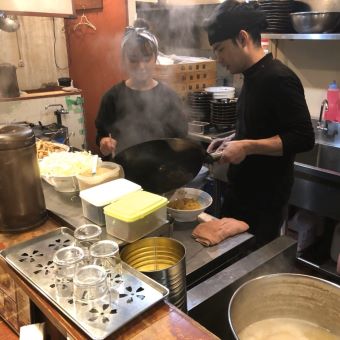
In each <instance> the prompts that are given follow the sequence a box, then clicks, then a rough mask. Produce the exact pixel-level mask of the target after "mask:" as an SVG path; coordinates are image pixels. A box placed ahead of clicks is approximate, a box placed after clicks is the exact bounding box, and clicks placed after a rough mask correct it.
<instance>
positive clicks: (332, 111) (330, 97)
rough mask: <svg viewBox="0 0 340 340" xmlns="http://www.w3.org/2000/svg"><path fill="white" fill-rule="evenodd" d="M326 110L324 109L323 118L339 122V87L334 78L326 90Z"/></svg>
mask: <svg viewBox="0 0 340 340" xmlns="http://www.w3.org/2000/svg"><path fill="white" fill-rule="evenodd" d="M327 101H328V110H326V111H325V120H329V121H333V122H340V89H339V88H338V85H337V83H336V81H335V80H334V81H333V82H331V83H330V84H329V86H328V90H327Z"/></svg>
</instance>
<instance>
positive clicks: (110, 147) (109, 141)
mask: <svg viewBox="0 0 340 340" xmlns="http://www.w3.org/2000/svg"><path fill="white" fill-rule="evenodd" d="M116 146H117V141H116V140H115V139H113V138H111V137H103V138H102V139H101V140H100V146H99V147H100V152H101V153H102V154H103V155H104V156H108V155H109V154H112V153H115V151H116Z"/></svg>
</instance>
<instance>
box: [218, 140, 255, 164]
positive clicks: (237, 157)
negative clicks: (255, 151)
mask: <svg viewBox="0 0 340 340" xmlns="http://www.w3.org/2000/svg"><path fill="white" fill-rule="evenodd" d="M247 155H248V153H247V143H246V142H245V141H242V140H235V141H230V142H226V143H224V147H223V150H222V155H221V159H220V162H221V163H231V164H239V163H241V162H242V161H243V160H244V159H245V158H246V157H247Z"/></svg>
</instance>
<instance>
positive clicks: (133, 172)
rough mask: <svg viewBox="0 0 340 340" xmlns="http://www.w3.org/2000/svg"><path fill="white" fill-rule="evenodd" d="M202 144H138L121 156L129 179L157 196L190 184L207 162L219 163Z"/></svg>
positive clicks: (171, 140) (174, 141)
mask: <svg viewBox="0 0 340 340" xmlns="http://www.w3.org/2000/svg"><path fill="white" fill-rule="evenodd" d="M220 156H221V154H219V153H214V154H208V153H207V152H206V150H205V149H204V148H203V147H202V146H201V145H200V144H198V143H196V142H194V141H191V140H188V139H181V138H169V139H159V140H153V141H148V142H144V143H141V144H137V145H134V146H132V147H130V148H128V149H126V150H123V151H121V152H120V153H118V154H117V155H116V157H115V159H114V161H115V162H116V163H118V164H121V165H122V167H123V169H124V172H125V177H126V178H127V179H129V180H131V181H132V182H135V183H137V184H139V185H141V186H142V188H143V189H144V190H147V191H151V192H153V193H166V192H169V191H171V190H174V189H177V188H180V187H182V186H183V185H185V184H186V183H188V182H190V181H191V180H192V179H193V178H194V177H195V176H196V175H197V174H198V172H199V171H200V169H201V168H202V165H203V163H212V162H213V161H214V160H218V159H219V158H220Z"/></svg>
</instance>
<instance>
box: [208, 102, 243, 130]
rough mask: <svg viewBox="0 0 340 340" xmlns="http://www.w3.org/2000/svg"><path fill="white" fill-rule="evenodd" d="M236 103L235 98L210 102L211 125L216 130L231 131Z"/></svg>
mask: <svg viewBox="0 0 340 340" xmlns="http://www.w3.org/2000/svg"><path fill="white" fill-rule="evenodd" d="M236 102H237V98H234V99H214V100H211V101H210V112H211V123H212V124H213V125H214V126H215V128H216V129H217V130H225V129H231V128H233V127H234V126H235V123H236Z"/></svg>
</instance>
